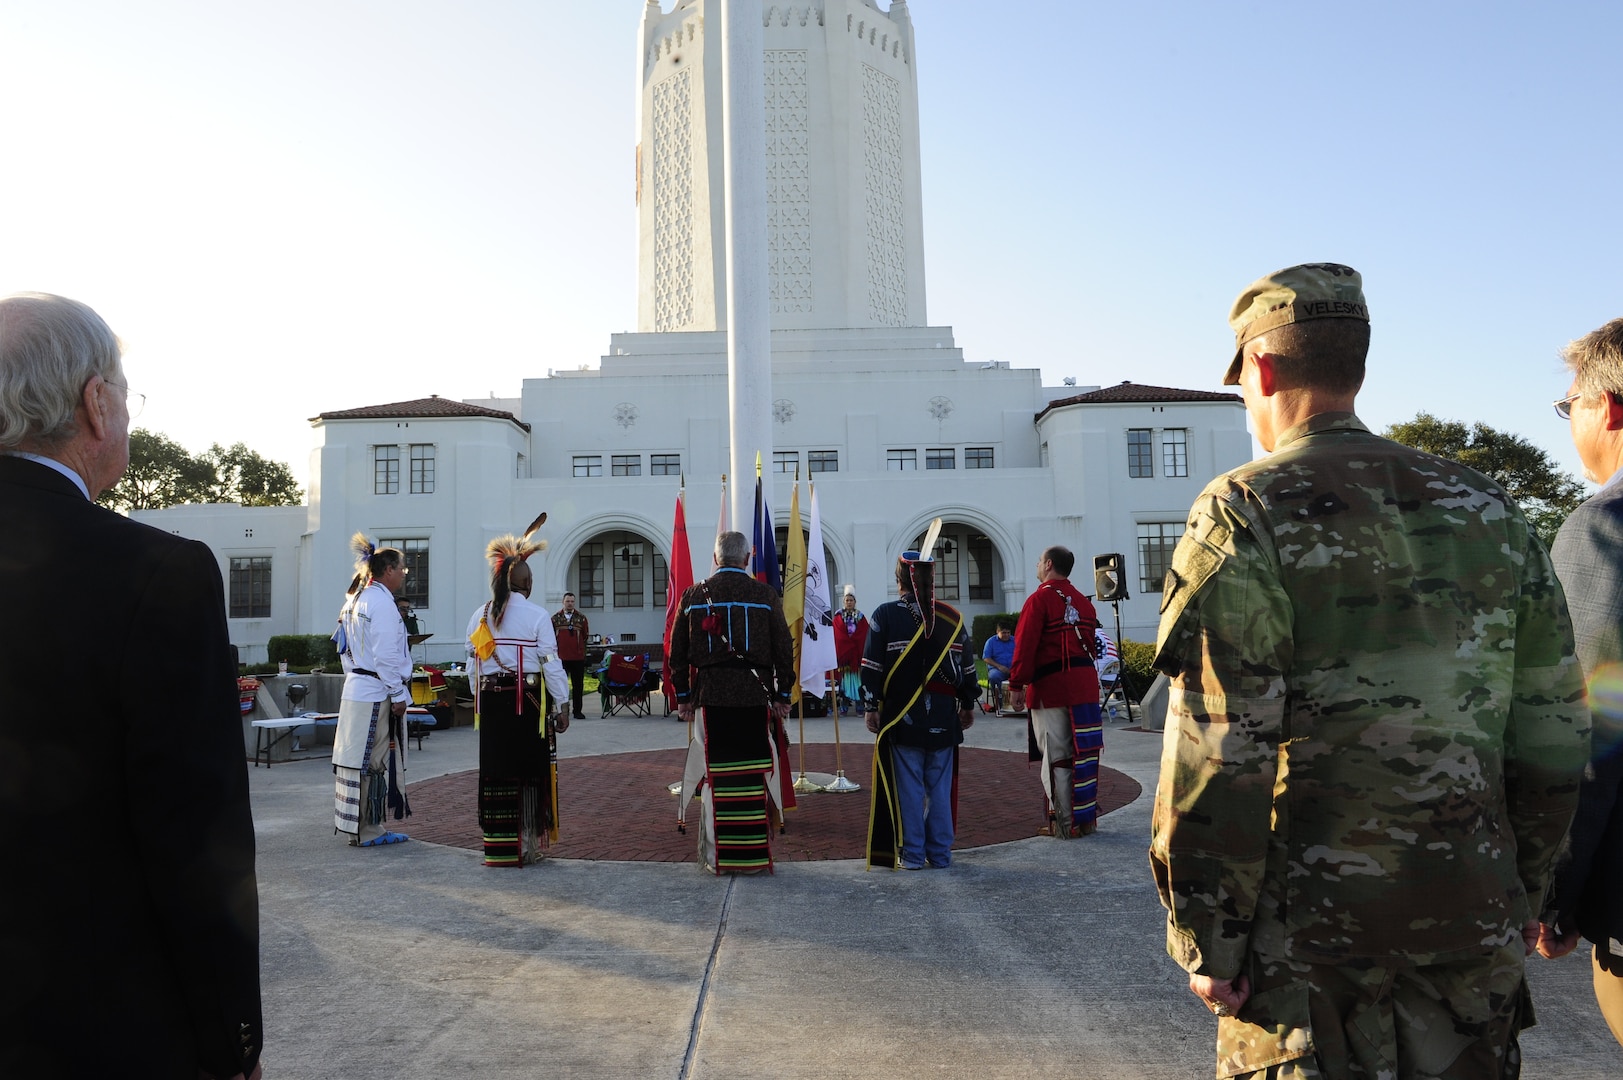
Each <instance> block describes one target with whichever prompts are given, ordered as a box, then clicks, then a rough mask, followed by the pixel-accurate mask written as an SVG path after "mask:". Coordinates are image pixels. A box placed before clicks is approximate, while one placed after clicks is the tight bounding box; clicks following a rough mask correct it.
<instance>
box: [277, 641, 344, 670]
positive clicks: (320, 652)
mask: <svg viewBox="0 0 1623 1080" xmlns="http://www.w3.org/2000/svg"><path fill="white" fill-rule="evenodd" d="M265 652H266V654H267V656H268V658H269V660H270V663H271V665H272V669H273V670H274V666H275V665H276V664H277V663H279V662H280V661H283V660H286V661H287V666H288V668H289V669H303V670H306V671H308V670H309V669H310V668H313V667H316V666H318V665H320V666H323V667H327V668H336V667H337V666H338V650H337V649H336V648H335V647H334V646H333V643H332V639H331V638H329V637H327V636H326V635H324V634H277V635H275V636H274V637H272V638H271V639H270V642H269V643H268V644H267V645H266V646H265Z"/></svg>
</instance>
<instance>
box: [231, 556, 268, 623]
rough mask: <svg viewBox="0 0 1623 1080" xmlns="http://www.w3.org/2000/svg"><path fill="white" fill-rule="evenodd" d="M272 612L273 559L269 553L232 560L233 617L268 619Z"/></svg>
mask: <svg viewBox="0 0 1623 1080" xmlns="http://www.w3.org/2000/svg"><path fill="white" fill-rule="evenodd" d="M270 613H271V561H270V556H268V555H254V556H250V557H248V558H245V559H232V560H231V617H232V618H233V619H268V618H270Z"/></svg>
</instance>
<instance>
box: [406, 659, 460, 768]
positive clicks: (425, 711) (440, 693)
mask: <svg viewBox="0 0 1623 1080" xmlns="http://www.w3.org/2000/svg"><path fill="white" fill-rule="evenodd" d="M449 695H450V685H449V684H448V683H447V682H446V681H445V675H444V674H443V673H441V671H440V670H439V668H432V667H427V666H426V665H425V666H424V667H423V668H422V670H421V671H420V672H413V673H412V676H411V704H412V706H413V708H412V709H410V710H408V715H407V716H406V737H407V738H408V739H416V740H417V749H419V750H421V749H422V748H423V740H424V739H426V738H427V737H428V736H429V735H432V734H433V732H431V731H430V730H429V728H434V727H439V726H441V725H444V726H449V725H450V717H449V715H447V714H441V713H440V712H438V710H439V709H441V708H443V707H445V706H447V705H449V704H450V702H449V701H448V700H447V699H448V697H449ZM447 713H448V710H447Z"/></svg>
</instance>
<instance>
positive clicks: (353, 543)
mask: <svg viewBox="0 0 1623 1080" xmlns="http://www.w3.org/2000/svg"><path fill="white" fill-rule="evenodd" d="M349 549H350V550H351V551H353V552H354V553H355V565H356V566H357V567H359V568H360V569H361V570H362V572H365V570H366V564H367V561H368V560H370V559H371V558H372V556H373V555H374V554H376V553H377V550H378V549H377V548H376V547H375V546H374V545H373V544H372V541H370V540H368V539H367V538H366V534H365V533H363V532H358V533H356V534H355V535H354V536H352V537H350V538H349Z"/></svg>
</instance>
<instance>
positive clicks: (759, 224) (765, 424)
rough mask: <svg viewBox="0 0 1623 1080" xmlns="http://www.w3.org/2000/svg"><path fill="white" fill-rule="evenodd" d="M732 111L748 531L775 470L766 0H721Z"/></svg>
mask: <svg viewBox="0 0 1623 1080" xmlns="http://www.w3.org/2000/svg"><path fill="white" fill-rule="evenodd" d="M721 34H722V39H723V41H724V43H725V44H724V51H723V53H722V59H721V93H722V98H723V99H724V102H725V105H724V115H725V119H726V142H725V152H724V158H725V161H726V169H725V183H726V190H727V208H726V213H727V410H728V417H729V420H730V437H731V442H732V459H731V460H732V468H731V469H730V470H729V472H728V476H729V477H730V479H731V481H732V485H733V489H732V502H733V506H732V512H733V528H735V529H737V530H739V531H740V532H742V533H743V534H744V535H745V536H748V535H750V528H749V525H748V522H749V521H750V517H751V515H752V514H753V512H754V509H755V486H754V480H755V455H756V452H757V451H759V452H760V454H761V458H762V473H763V478H764V481H765V486H766V490H767V493H768V494H769V495H770V493H771V478H772V307H771V296H770V292H769V290H770V284H769V264H768V261H767V249H766V214H767V209H766V74H765V70H764V66H763V58H762V49H763V47H764V45H763V42H764V35H763V33H762V26H761V0H721Z"/></svg>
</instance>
